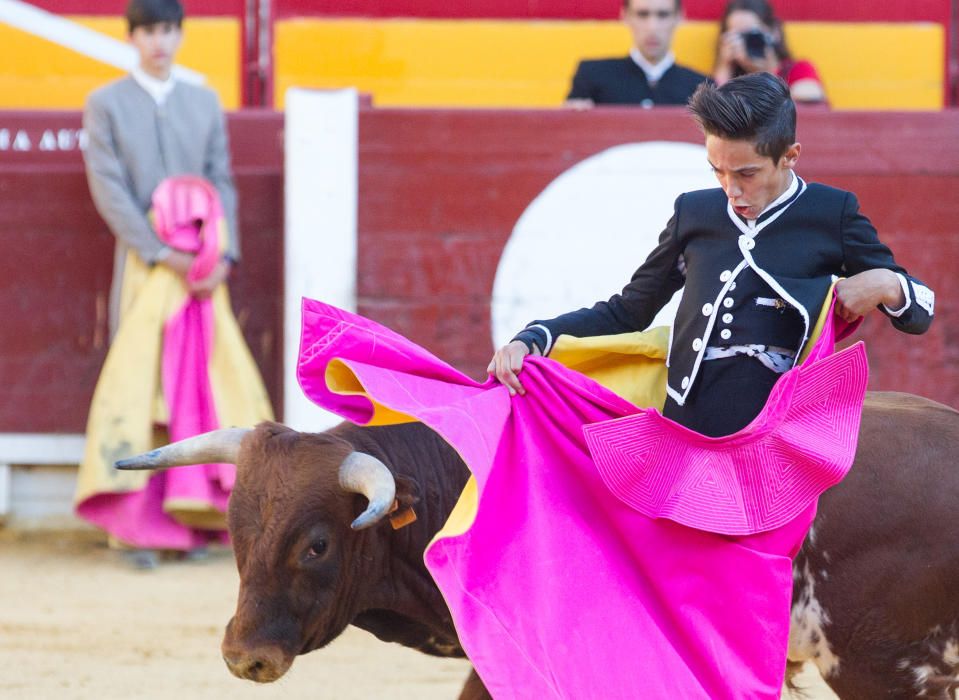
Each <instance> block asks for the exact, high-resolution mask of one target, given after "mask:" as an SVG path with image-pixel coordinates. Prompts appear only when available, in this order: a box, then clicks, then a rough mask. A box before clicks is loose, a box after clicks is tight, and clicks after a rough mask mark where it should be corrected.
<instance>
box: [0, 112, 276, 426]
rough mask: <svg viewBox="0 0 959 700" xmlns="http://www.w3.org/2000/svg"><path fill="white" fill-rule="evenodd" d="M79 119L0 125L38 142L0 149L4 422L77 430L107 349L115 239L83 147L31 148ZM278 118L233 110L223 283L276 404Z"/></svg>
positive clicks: (25, 118) (0, 416) (61, 116)
mask: <svg viewBox="0 0 959 700" xmlns="http://www.w3.org/2000/svg"><path fill="white" fill-rule="evenodd" d="M79 125H80V118H79V115H78V114H76V113H56V112H42V113H41V112H38V113H32V114H29V113H9V112H8V113H0V129H9V130H11V131H12V132H13V133H14V134H15V133H16V132H17V131H23V133H25V134H27V135H28V137H29V138H30V141H31V144H32V145H33V148H32V149H31V150H29V151H21V152H14V151H4V152H3V153H2V154H0V249H2V250H3V251H4V254H3V255H2V256H0V310H2V312H3V323H0V385H2V386H3V387H4V399H5V400H4V401H2V402H0V431H3V432H82V431H83V429H84V427H85V424H86V417H87V409H88V407H89V402H90V398H91V396H92V394H93V387H94V385H95V383H96V379H97V376H98V374H99V371H100V365H101V364H102V362H103V358H104V357H105V354H106V342H107V341H106V339H107V326H106V301H107V296H108V293H109V287H110V278H111V274H112V265H113V238H112V236H111V235H110V234H109V233H108V232H107V230H106V226H105V225H104V224H103V223H102V222H101V220H100V218H99V216H98V215H97V213H96V211H95V210H94V208H93V204H92V202H91V201H90V196H89V192H88V190H87V184H86V178H85V176H84V173H83V165H82V161H81V158H80V153H79V152H78V151H77V150H68V151H41V150H39V149H38V148H37V144H38V142H39V141H40V139H41V136H42V135H43V133H44V131H45V130H48V129H49V130H52V132H54V133H55V132H56V130H58V129H61V128H64V129H76V128H78V127H79ZM280 128H281V120H280V118H279V117H277V116H275V115H270V116H264V115H257V114H249V115H234V116H232V118H231V119H230V133H231V137H232V139H233V144H234V154H235V170H236V181H237V186H238V189H239V194H240V200H241V203H242V205H241V227H242V234H243V253H244V259H243V262H242V263H241V264H240V266H239V267H238V268H237V270H236V272H235V274H234V277H233V279H232V281H231V284H230V287H231V291H232V293H233V306H234V311H235V312H236V315H237V318H238V319H239V322H240V326H241V328H242V329H243V333H244V335H245V337H246V340H247V342H248V343H249V345H250V348H251V349H252V351H253V355H254V357H255V358H256V361H257V364H258V365H259V367H260V370H261V372H262V373H263V376H264V379H265V380H266V384H267V389H268V391H269V392H270V396H271V398H272V399H273V401H274V405H276V406H279V405H280V401H281V398H282V397H281V393H280V392H281V387H282V381H281V375H280V372H281V362H280V358H281V353H280V347H281V345H280V344H281V340H282V295H281V287H280V285H281V282H280V278H281V271H282V241H283V237H282V220H281V215H280V212H281V211H282V183H281V174H282V171H281V157H280V156H281V154H280V149H279V147H278V145H277V144H279V140H278V139H277V138H275V135H276V134H277V133H279V131H280ZM264 131H271V132H272V134H273V135H274V138H272V139H271V138H264ZM271 146H272V148H271Z"/></svg>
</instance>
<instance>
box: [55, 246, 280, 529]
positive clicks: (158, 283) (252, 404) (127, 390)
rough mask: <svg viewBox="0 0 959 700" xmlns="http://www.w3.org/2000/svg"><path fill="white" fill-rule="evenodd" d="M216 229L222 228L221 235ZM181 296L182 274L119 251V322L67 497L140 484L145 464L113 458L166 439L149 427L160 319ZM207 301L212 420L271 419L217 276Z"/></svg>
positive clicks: (159, 402)
mask: <svg viewBox="0 0 959 700" xmlns="http://www.w3.org/2000/svg"><path fill="white" fill-rule="evenodd" d="M224 233H225V229H222V230H221V243H222V240H223V235H224ZM185 300H186V290H185V288H184V285H183V282H182V280H181V279H180V278H179V277H178V276H177V275H176V274H175V273H174V272H173V271H171V270H170V269H169V268H167V267H165V266H163V265H155V266H153V267H150V266H148V265H146V264H145V263H144V262H143V261H142V260H141V259H140V258H139V257H138V256H137V255H136V254H134V253H133V252H130V253H129V254H128V255H127V259H126V264H125V266H124V274H123V288H122V295H121V314H120V324H119V327H118V328H117V334H116V337H115V338H114V340H113V343H112V344H111V346H110V350H109V352H108V353H107V357H106V360H105V362H104V364H103V368H102V370H101V372H100V378H99V379H98V381H97V386H96V389H95V390H94V394H93V400H92V402H91V405H90V415H89V418H88V420H87V443H86V450H85V453H84V457H83V462H82V463H81V464H80V469H79V472H78V475H77V490H76V493H75V495H74V500H75V502H77V503H79V502H80V501H83V500H85V499H87V498H89V497H91V496H94V495H97V494H103V493H123V492H128V491H136V490H139V489H142V488H144V486H145V485H146V482H147V480H148V479H149V476H150V472H141V471H123V472H121V471H118V470H116V469H114V468H113V463H114V462H115V461H116V460H117V459H122V458H124V457H129V456H132V455H134V454H139V453H142V452H147V451H149V450H152V449H153V448H155V447H159V446H160V445H162V444H165V442H166V441H165V440H163V439H162V435H161V436H160V437H159V438H158V437H157V436H156V435H155V432H156V431H155V429H154V428H155V425H157V424H165V423H166V422H167V416H168V412H167V407H166V402H165V401H164V400H163V393H162V388H161V384H160V358H161V352H162V345H163V325H164V323H165V322H166V320H167V319H168V318H170V316H172V315H173V314H174V313H175V312H177V311H178V310H179V309H180V308H182V306H183V303H184V301H185ZM212 301H213V318H214V329H213V337H214V341H213V352H212V355H211V357H210V384H211V388H212V391H213V399H214V403H215V405H216V412H217V418H218V420H219V422H220V425H222V426H224V427H227V426H251V425H256V424H257V423H259V422H260V421H263V420H272V418H273V409H272V407H271V405H270V400H269V397H268V395H267V393H266V389H265V387H264V386H263V380H262V379H261V378H260V374H259V371H258V370H257V367H256V363H255V362H254V360H253V357H252V355H251V354H250V351H249V348H247V346H246V342H245V341H244V339H243V335H242V333H241V331H240V328H239V326H238V325H237V322H236V318H235V317H234V315H233V310H232V309H231V307H230V297H229V292H228V290H227V286H226V285H225V284H221V285H220V286H219V287H217V288H216V290H215V291H214V292H213V296H212ZM160 432H161V433H162V432H163V431H160ZM189 510H190V511H191V512H190V514H188V515H186V519H188V520H195V519H196V514H195V510H194V509H193V508H189ZM177 512H179V511H177Z"/></svg>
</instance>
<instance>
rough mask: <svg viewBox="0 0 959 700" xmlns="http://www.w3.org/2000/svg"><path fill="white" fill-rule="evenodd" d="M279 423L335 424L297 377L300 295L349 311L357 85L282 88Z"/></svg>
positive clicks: (353, 267)
mask: <svg viewBox="0 0 959 700" xmlns="http://www.w3.org/2000/svg"><path fill="white" fill-rule="evenodd" d="M285 104H286V116H285V126H284V130H285V143H284V150H285V167H284V182H285V201H284V213H285V217H284V218H285V231H284V247H285V256H284V304H285V314H284V334H283V339H284V351H283V358H284V365H283V366H284V369H283V376H284V379H283V396H284V401H283V420H284V422H285V423H287V424H288V425H290V426H292V427H294V428H296V429H298V430H311V431H315V430H323V429H325V428H328V427H330V426H332V425H335V424H336V423H338V422H339V421H340V419H339V418H338V417H337V416H334V415H333V414H331V413H328V412H326V411H324V410H322V409H320V408H319V407H317V406H316V405H314V404H313V403H312V402H310V401H309V400H308V399H307V398H306V397H305V396H304V395H303V392H302V391H301V390H300V387H299V384H298V383H297V380H296V360H297V356H298V353H299V347H300V307H301V300H302V298H303V297H310V298H313V299H319V300H322V301H325V302H327V303H329V304H332V305H334V306H338V307H340V308H342V309H346V310H348V311H355V310H356V239H357V231H356V218H357V196H358V180H357V171H358V160H359V99H358V96H357V92H356V90H352V89H351V90H333V91H323V92H320V91H312V90H300V89H291V90H288V91H287V93H286V100H285Z"/></svg>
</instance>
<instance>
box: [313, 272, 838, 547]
mask: <svg viewBox="0 0 959 700" xmlns="http://www.w3.org/2000/svg"><path fill="white" fill-rule="evenodd" d="M834 288H835V283H834V284H833V287H832V288H830V290H829V293H828V294H827V295H826V301H825V303H824V304H823V306H822V308H821V309H820V311H819V316H818V318H817V319H816V324H815V326H814V327H813V329H812V332H811V333H810V336H809V340H808V341H807V342H806V345H805V346H804V348H803V351H802V353H801V354H800V359H799V363H801V362H803V361H804V360H805V359H806V357H807V356H808V355H809V351H810V350H811V349H812V347H813V346H814V345H815V344H816V341H817V340H818V339H819V336H820V334H821V333H822V329H823V326H824V325H825V322H826V319H827V318H828V314H829V311H830V309H831V308H832V305H831V303H830V302H831V301H832V295H833V289H834ZM668 347H669V328H668V327H667V326H657V327H656V328H651V329H649V330H646V331H637V332H634V333H621V334H617V335H604V336H594V337H591V338H574V337H573V336H569V335H562V336H560V337H559V338H557V339H556V343H555V345H554V346H553V349H552V351H551V352H550V355H549V356H550V358H551V359H553V360H556V361H557V362H559V363H561V364H563V365H565V366H566V367H569V368H570V369H574V370H576V371H577V372H580V373H582V374H585V375H586V376H588V377H590V378H591V379H593V380H594V381H595V382H597V383H599V384H601V385H602V386H604V387H605V388H607V389H609V390H610V391H612V392H614V393H615V394H618V395H619V396H621V397H622V398H624V399H626V400H627V401H629V402H630V403H632V404H633V405H634V406H640V407H652V408H656V409H658V410H660V411H661V410H662V408H663V404H664V403H665V400H666V371H667V370H666V355H667V351H668ZM799 363H797V364H799ZM521 378H522V377H521ZM326 382H327V386H328V387H329V389H330V390H331V391H333V392H335V393H338V394H352V395H363V396H366V397H367V398H368V399H369V400H370V401H371V402H372V404H373V416H372V418H371V419H370V421H369V423H367V425H391V424H396V423H408V422H410V421H412V420H415V419H414V418H412V417H411V416H409V415H407V414H405V413H400V412H398V411H394V410H393V409H391V408H389V407H388V406H384V405H383V404H380V403H378V402H377V401H375V400H374V399H373V398H372V397H371V396H369V394H368V393H367V392H366V390H365V389H364V388H363V385H362V383H361V382H360V381H359V379H357V377H356V375H355V374H353V372H352V371H351V370H350V368H349V366H347V365H346V364H345V363H344V362H342V361H340V360H333V361H332V362H330V364H329V365H328V366H327V369H326ZM478 507H479V491H478V488H477V485H476V479H475V477H472V476H471V477H470V478H469V480H468V481H467V482H466V486H464V487H463V491H462V493H461V494H460V497H459V500H457V502H456V505H455V506H454V507H453V511H452V513H450V516H449V518H448V519H447V521H446V524H445V525H443V528H442V529H441V530H440V531H439V532H437V533H436V535H435V536H434V537H433V539H432V540H431V541H430V544H429V545H428V546H427V549H428V548H429V547H430V546H432V544H433V543H434V542H436V541H437V540H439V539H441V538H444V537H456V536H458V535H462V534H463V533H465V532H466V531H467V530H469V529H470V527H472V525H473V521H474V520H475V519H476V513H477V509H478Z"/></svg>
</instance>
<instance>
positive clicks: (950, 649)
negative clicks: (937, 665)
mask: <svg viewBox="0 0 959 700" xmlns="http://www.w3.org/2000/svg"><path fill="white" fill-rule="evenodd" d="M942 660H943V662H944V663H945V664H946V665H947V666H956V665H959V641H957V640H955V639H950V640H949V641H948V642H946V646H945V647H943V650H942Z"/></svg>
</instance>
